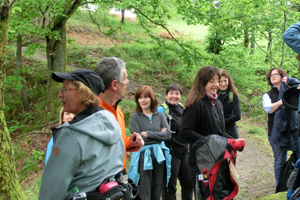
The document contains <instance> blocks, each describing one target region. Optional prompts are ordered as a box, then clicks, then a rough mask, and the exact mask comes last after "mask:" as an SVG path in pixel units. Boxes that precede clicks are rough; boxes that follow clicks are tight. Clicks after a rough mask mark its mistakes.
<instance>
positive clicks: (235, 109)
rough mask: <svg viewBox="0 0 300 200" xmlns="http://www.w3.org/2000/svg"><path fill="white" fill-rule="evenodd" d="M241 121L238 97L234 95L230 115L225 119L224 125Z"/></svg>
mask: <svg viewBox="0 0 300 200" xmlns="http://www.w3.org/2000/svg"><path fill="white" fill-rule="evenodd" d="M240 119H241V109H240V103H239V97H238V96H237V95H236V94H234V95H233V102H232V114H231V115H230V117H228V118H226V119H225V124H226V125H229V124H231V123H233V122H236V121H239V120H240Z"/></svg>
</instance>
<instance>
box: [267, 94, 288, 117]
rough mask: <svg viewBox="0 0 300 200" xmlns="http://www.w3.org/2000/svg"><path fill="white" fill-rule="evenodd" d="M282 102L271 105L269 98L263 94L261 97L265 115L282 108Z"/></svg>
mask: <svg viewBox="0 0 300 200" xmlns="http://www.w3.org/2000/svg"><path fill="white" fill-rule="evenodd" d="M282 105H283V103H282V100H281V99H280V100H279V101H277V102H275V103H272V101H271V98H270V96H269V95H268V94H267V93H265V94H264V95H263V108H264V110H265V111H266V113H274V112H275V111H276V110H277V109H278V108H279V107H280V106H282Z"/></svg>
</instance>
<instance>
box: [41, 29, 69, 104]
mask: <svg viewBox="0 0 300 200" xmlns="http://www.w3.org/2000/svg"><path fill="white" fill-rule="evenodd" d="M58 31H59V33H60V40H57V39H55V38H54V37H52V38H50V37H49V36H47V37H46V45H47V47H46V53H47V65H48V76H47V100H48V106H49V109H53V108H55V107H57V104H59V103H60V100H59V98H58V97H57V95H58V92H59V88H60V85H61V84H60V83H57V82H56V81H53V79H52V77H51V75H52V72H63V73H65V72H66V71H67V37H66V32H67V30H66V27H65V26H63V27H61V28H60V29H59V30H58ZM54 106H55V107H54Z"/></svg>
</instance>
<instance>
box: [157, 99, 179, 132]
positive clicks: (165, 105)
mask: <svg viewBox="0 0 300 200" xmlns="http://www.w3.org/2000/svg"><path fill="white" fill-rule="evenodd" d="M178 104H179V105H180V106H181V107H182V108H184V106H183V104H182V103H180V102H179V103H178ZM159 106H162V107H163V108H164V109H165V116H166V119H167V120H169V127H170V130H171V120H172V116H171V115H169V112H170V111H169V106H168V105H167V104H166V102H164V103H162V104H160V105H159Z"/></svg>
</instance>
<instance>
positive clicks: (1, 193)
mask: <svg viewBox="0 0 300 200" xmlns="http://www.w3.org/2000/svg"><path fill="white" fill-rule="evenodd" d="M13 3H14V1H12V2H11V1H10V0H0V30H1V31H0V68H1V73H0V144H1V145H0V185H1V187H0V199H4V200H8V199H16V200H18V199H20V200H23V199H24V194H23V191H22V188H21V186H20V183H19V180H18V177H17V172H16V168H15V161H14V156H13V150H12V146H11V138H10V135H9V132H8V129H7V126H6V120H5V116H4V79H5V73H6V65H5V62H6V48H7V47H6V45H7V31H8V27H9V20H10V16H11V8H12V5H13Z"/></svg>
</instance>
